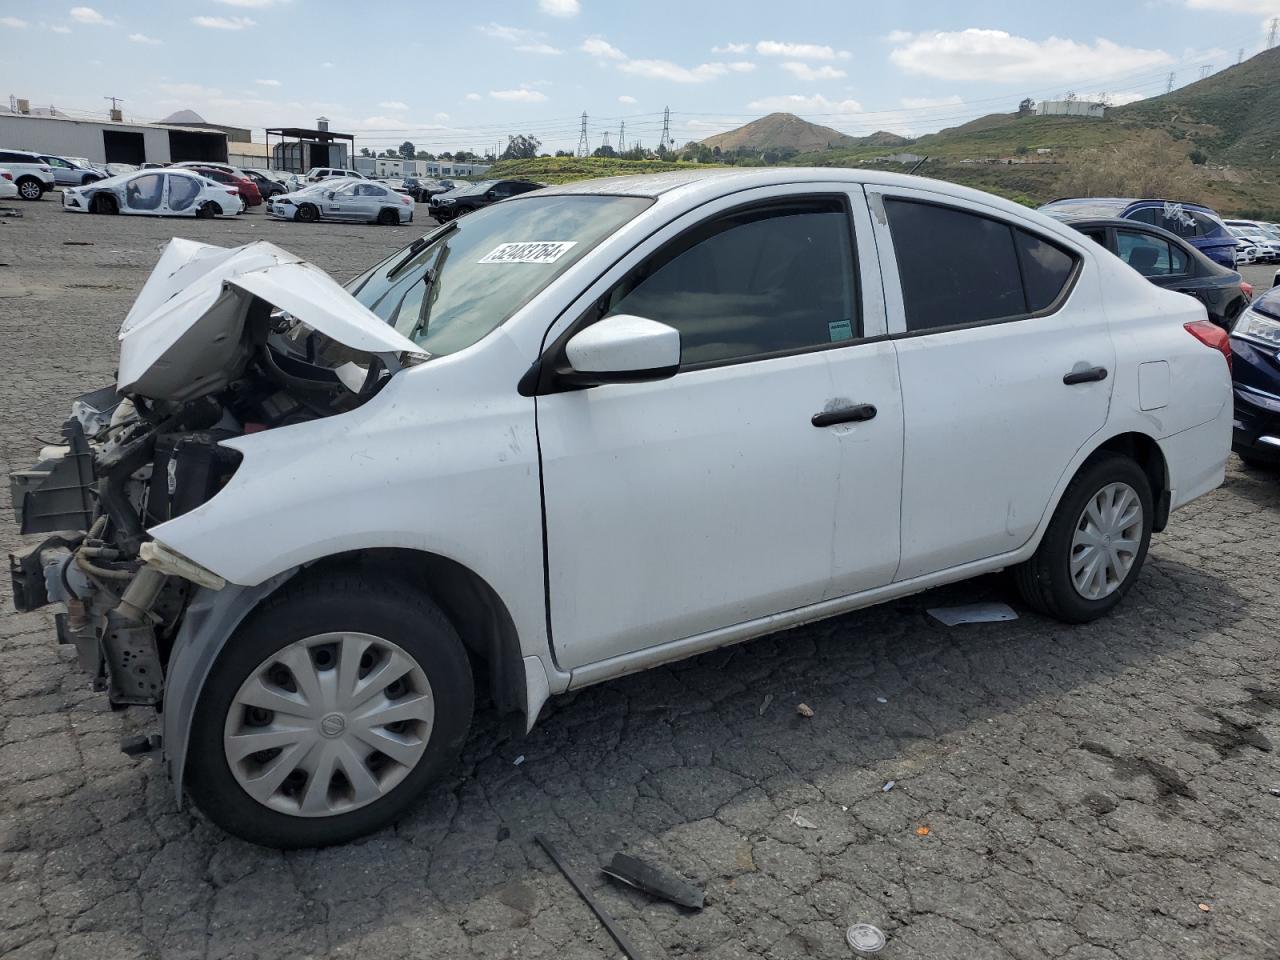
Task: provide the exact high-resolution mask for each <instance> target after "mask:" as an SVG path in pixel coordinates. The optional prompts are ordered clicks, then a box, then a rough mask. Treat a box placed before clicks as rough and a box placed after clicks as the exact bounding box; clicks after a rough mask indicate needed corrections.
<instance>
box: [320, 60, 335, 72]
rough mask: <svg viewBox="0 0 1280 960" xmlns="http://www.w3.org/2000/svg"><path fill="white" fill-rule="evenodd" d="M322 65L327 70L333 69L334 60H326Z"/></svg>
mask: <svg viewBox="0 0 1280 960" xmlns="http://www.w3.org/2000/svg"><path fill="white" fill-rule="evenodd" d="M320 66H322V67H324V68H325V69H326V70H332V69H333V61H332V60H326V61H325V62H324V63H322V64H320Z"/></svg>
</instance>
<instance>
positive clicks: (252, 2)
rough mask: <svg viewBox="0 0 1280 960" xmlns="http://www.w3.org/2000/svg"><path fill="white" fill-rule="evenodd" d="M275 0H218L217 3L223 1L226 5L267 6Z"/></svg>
mask: <svg viewBox="0 0 1280 960" xmlns="http://www.w3.org/2000/svg"><path fill="white" fill-rule="evenodd" d="M275 2H276V0H218V3H224V4H226V5H227V6H228V7H269V6H271V5H272V4H274V3H275Z"/></svg>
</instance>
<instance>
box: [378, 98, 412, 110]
mask: <svg viewBox="0 0 1280 960" xmlns="http://www.w3.org/2000/svg"><path fill="white" fill-rule="evenodd" d="M378 106H380V107H381V108H382V109H383V110H408V109H409V105H408V104H407V103H404V102H402V101H400V100H383V101H382V102H381V103H379V104H378Z"/></svg>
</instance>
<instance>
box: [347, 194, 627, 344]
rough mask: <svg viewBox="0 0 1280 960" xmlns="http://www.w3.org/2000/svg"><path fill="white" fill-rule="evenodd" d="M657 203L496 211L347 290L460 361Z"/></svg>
mask: <svg viewBox="0 0 1280 960" xmlns="http://www.w3.org/2000/svg"><path fill="white" fill-rule="evenodd" d="M651 202H652V201H651V200H649V199H647V198H642V197H605V196H586V195H577V196H550V197H538V196H530V197H526V198H522V199H520V200H515V201H509V202H507V203H498V204H494V205H493V206H490V207H485V208H483V209H481V210H478V211H476V212H475V213H470V214H468V215H467V216H465V217H462V218H460V219H458V220H453V221H451V222H450V223H449V224H447V225H446V226H444V227H441V228H440V229H439V230H437V231H436V232H435V233H434V234H430V235H428V236H427V237H424V238H422V239H420V240H418V241H415V243H414V244H413V245H411V246H410V247H409V248H408V249H407V250H400V251H398V252H396V253H394V254H392V255H391V256H390V257H388V258H387V259H385V260H383V261H382V262H381V263H379V264H377V265H376V266H374V267H372V268H371V269H369V270H368V271H366V272H365V273H363V274H361V275H360V276H358V277H356V278H355V279H354V280H352V281H351V282H350V283H348V284H347V290H348V291H349V292H350V293H351V294H352V295H353V296H354V297H355V298H356V299H357V300H359V301H360V302H361V303H362V304H364V305H365V306H366V307H368V308H369V309H370V310H372V311H373V312H374V313H375V314H377V315H378V316H379V317H381V318H382V319H384V320H386V321H387V322H388V323H389V324H391V325H392V326H393V327H395V328H396V330H398V331H399V332H400V333H402V334H404V335H405V336H407V337H409V338H410V339H411V340H413V341H414V342H416V343H418V344H419V345H421V346H422V347H423V348H424V349H425V350H426V351H427V352H428V353H430V354H432V355H433V356H440V355H443V354H449V353H454V352H456V351H458V350H462V349H463V348H465V347H469V346H471V344H473V343H475V342H476V341H477V340H479V339H480V338H482V337H484V336H487V335H488V334H489V333H490V332H491V331H493V330H495V329H497V328H498V327H499V326H501V325H502V324H503V323H505V322H506V320H507V318H509V317H510V316H511V315H512V314H514V313H515V312H516V311H517V310H518V309H520V307H522V306H524V305H525V304H526V303H528V302H529V300H531V299H532V298H533V297H534V296H535V295H536V294H537V293H538V292H539V291H541V290H542V289H543V288H544V287H546V286H547V284H549V283H550V282H551V281H552V280H554V279H555V278H556V277H558V276H560V274H562V273H564V271H565V270H567V269H568V268H569V267H570V266H572V265H573V264H574V263H575V262H577V261H578V260H580V259H581V258H582V257H583V255H584V254H586V253H587V252H588V251H589V250H591V249H592V248H593V247H595V246H596V245H597V244H598V243H600V241H602V240H603V239H604V238H605V237H607V236H609V234H611V233H613V232H614V231H615V230H617V229H618V228H619V227H620V226H622V225H623V224H624V223H626V222H627V221H628V220H631V219H632V218H633V217H635V216H636V215H637V214H639V213H640V211H642V210H643V209H644V208H645V207H647V206H648V205H649V204H650V203H651ZM424 241H425V242H424ZM415 247H417V249H415Z"/></svg>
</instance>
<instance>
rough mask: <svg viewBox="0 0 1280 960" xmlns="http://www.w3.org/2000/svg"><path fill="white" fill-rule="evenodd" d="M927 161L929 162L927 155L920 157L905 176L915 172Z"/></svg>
mask: <svg viewBox="0 0 1280 960" xmlns="http://www.w3.org/2000/svg"><path fill="white" fill-rule="evenodd" d="M928 162H929V158H928V157H921V158H920V159H919V160H917V161H916V165H915V166H914V167H912V168H911V169H910V170H908V171H907V176H911V174H913V173H915V172H916V171H917V170H919V169H920V168H921V167H923V166H924V165H925V164H926V163H928Z"/></svg>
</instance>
